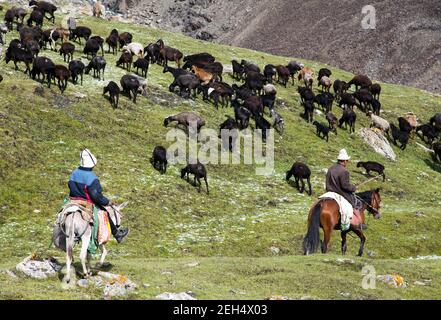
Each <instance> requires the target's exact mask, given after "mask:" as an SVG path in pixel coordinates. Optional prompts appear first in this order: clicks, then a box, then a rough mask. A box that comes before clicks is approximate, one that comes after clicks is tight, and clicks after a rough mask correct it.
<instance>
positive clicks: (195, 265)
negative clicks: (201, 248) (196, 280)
mask: <svg viewBox="0 0 441 320" xmlns="http://www.w3.org/2000/svg"><path fill="white" fill-rule="evenodd" d="M198 265H199V262H190V263H187V264H186V266H187V267H190V268H194V267H197V266H198Z"/></svg>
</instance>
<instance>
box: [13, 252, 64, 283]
mask: <svg viewBox="0 0 441 320" xmlns="http://www.w3.org/2000/svg"><path fill="white" fill-rule="evenodd" d="M15 268H16V269H17V271H20V272H22V273H24V274H25V275H26V276H28V277H31V278H34V279H47V278H50V277H55V276H56V275H57V274H58V271H60V270H61V268H62V266H61V265H60V264H59V263H58V261H57V260H55V259H54V258H50V259H47V260H41V261H40V260H36V258H35V257H34V255H31V256H29V257H27V258H25V259H24V260H23V261H22V262H20V263H19V264H17V265H16V267H15Z"/></svg>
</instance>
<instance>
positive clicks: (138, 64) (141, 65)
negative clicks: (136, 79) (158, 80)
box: [133, 58, 149, 78]
mask: <svg viewBox="0 0 441 320" xmlns="http://www.w3.org/2000/svg"><path fill="white" fill-rule="evenodd" d="M133 67H134V68H136V73H138V72H139V69H141V76H142V77H144V78H147V72H148V71H149V61H148V60H147V59H145V58H138V60H136V61H135V62H134V63H133Z"/></svg>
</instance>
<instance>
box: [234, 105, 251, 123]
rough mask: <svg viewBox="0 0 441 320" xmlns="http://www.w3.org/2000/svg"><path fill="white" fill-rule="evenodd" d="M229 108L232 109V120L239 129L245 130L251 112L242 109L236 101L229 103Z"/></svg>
mask: <svg viewBox="0 0 441 320" xmlns="http://www.w3.org/2000/svg"><path fill="white" fill-rule="evenodd" d="M231 106H232V107H233V108H234V118H235V119H236V122H237V123H238V124H239V126H240V129H246V128H247V127H248V123H249V121H250V116H251V112H250V111H249V110H248V109H245V108H244V107H242V106H241V105H240V103H239V101H237V100H233V101H231Z"/></svg>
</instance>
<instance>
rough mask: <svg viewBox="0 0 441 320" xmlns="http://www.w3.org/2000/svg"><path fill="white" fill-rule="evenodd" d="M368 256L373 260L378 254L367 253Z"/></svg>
mask: <svg viewBox="0 0 441 320" xmlns="http://www.w3.org/2000/svg"><path fill="white" fill-rule="evenodd" d="M367 255H368V257H371V258H373V257H375V256H376V255H377V254H376V253H375V252H373V251H369V250H368V251H367Z"/></svg>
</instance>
